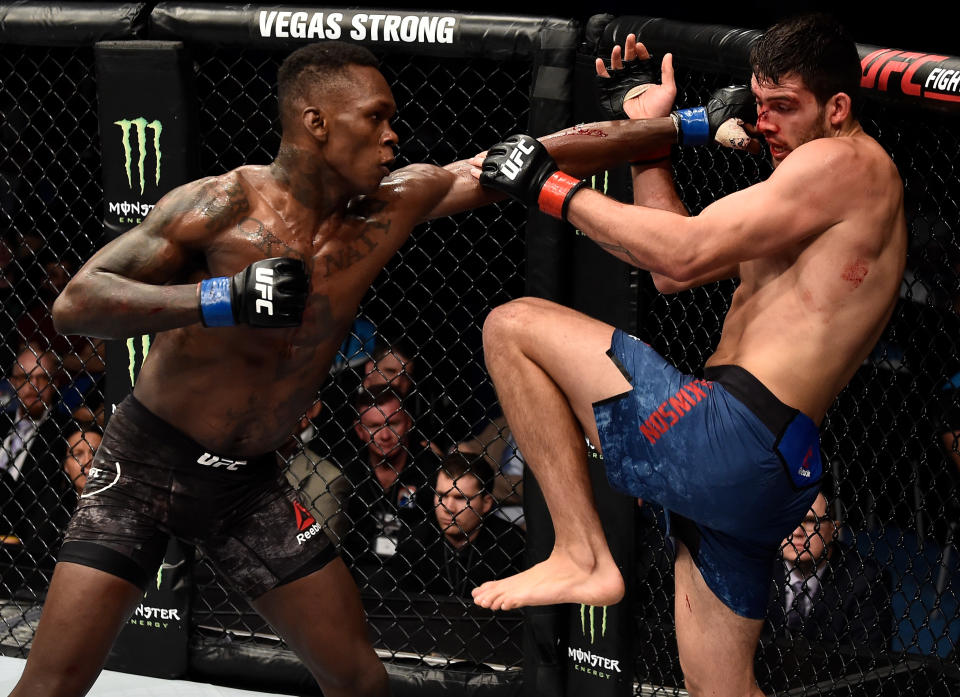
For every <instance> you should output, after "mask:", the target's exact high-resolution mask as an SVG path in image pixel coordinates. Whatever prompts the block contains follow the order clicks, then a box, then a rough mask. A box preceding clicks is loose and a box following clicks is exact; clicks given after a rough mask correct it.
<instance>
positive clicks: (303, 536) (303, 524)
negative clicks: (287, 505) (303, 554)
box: [293, 501, 320, 545]
mask: <svg viewBox="0 0 960 697" xmlns="http://www.w3.org/2000/svg"><path fill="white" fill-rule="evenodd" d="M293 513H294V515H295V516H296V517H297V530H299V531H300V532H299V533H298V534H297V544H300V545H302V544H303V543H304V542H306V541H307V540H309V539H310V538H311V537H313V536H314V535H316V534H317V533H318V532H320V523H318V522H317V519H316V518H314V517H313V516H312V515H310V511H308V510H307V509H306V508H304V507H303V504H301V503H300V502H299V501H294V502H293Z"/></svg>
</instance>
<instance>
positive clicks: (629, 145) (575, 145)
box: [422, 117, 677, 220]
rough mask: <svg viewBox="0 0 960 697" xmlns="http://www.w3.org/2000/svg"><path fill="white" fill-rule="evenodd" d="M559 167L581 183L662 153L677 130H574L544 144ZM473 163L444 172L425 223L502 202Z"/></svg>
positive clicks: (637, 125) (654, 125) (658, 126)
mask: <svg viewBox="0 0 960 697" xmlns="http://www.w3.org/2000/svg"><path fill="white" fill-rule="evenodd" d="M540 140H541V142H542V143H543V144H544V146H545V147H546V148H547V151H548V152H549V153H550V154H551V156H553V158H554V159H555V160H556V162H557V164H558V166H559V167H560V168H561V169H563V170H564V171H565V172H569V173H570V174H571V175H573V176H575V177H578V178H583V177H588V176H590V175H591V174H596V173H597V172H601V171H603V170H605V169H610V168H611V167H615V166H617V165H620V164H623V163H624V162H626V161H628V160H637V159H643V158H644V157H646V156H647V154H649V153H651V152H662V151H663V149H664V148H669V147H670V146H671V145H672V144H674V143H676V141H677V128H676V125H675V124H674V122H673V119H672V118H670V117H665V118H656V119H644V120H635V121H601V122H598V123H591V124H584V125H580V126H573V127H571V128H567V129H564V130H562V131H558V132H557V133H553V134H551V135H548V136H544V137H543V138H541V139H540ZM472 162H473V161H472V160H460V161H458V162H453V163H451V164H449V165H447V166H445V167H444V168H443V169H444V170H446V171H447V172H449V173H450V175H452V176H451V177H450V178H449V179H448V187H449V188H448V190H447V192H446V194H445V195H444V197H443V198H442V199H441V200H440V201H439V202H438V203H437V204H436V205H435V206H434V207H433V208H432V209H431V210H430V211H429V212H427V213H426V214H425V215H424V216H423V218H422V220H431V219H433V218H442V217H444V216H447V215H454V214H455V213H461V212H463V211H466V210H470V209H472V208H477V207H479V206H483V205H486V204H488V203H493V202H495V201H501V200H503V199H504V198H505V196H504V195H503V194H500V193H498V192H496V191H492V190H490V189H485V188H484V187H482V186H480V184H479V183H478V182H477V180H476V178H475V177H473V176H471V170H472V169H473V168H475V164H472Z"/></svg>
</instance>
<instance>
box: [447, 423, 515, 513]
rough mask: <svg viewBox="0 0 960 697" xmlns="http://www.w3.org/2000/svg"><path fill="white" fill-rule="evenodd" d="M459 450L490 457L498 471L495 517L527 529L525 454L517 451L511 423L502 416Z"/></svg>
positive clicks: (494, 489) (494, 485)
mask: <svg viewBox="0 0 960 697" xmlns="http://www.w3.org/2000/svg"><path fill="white" fill-rule="evenodd" d="M456 450H457V451H458V452H461V453H465V454H469V455H483V456H484V457H485V458H486V461H487V463H488V464H489V465H490V466H491V467H492V468H493V471H494V472H495V476H494V479H493V488H492V492H491V493H492V494H493V498H494V500H495V502H496V507H495V508H494V515H496V516H497V517H499V518H502V519H503V520H505V521H507V522H508V523H513V524H514V525H516V526H518V527H519V528H521V529H526V521H525V520H524V518H523V468H524V462H523V455H522V454H521V453H520V451H519V450H518V449H517V442H516V440H514V438H513V433H512V432H511V431H510V426H509V424H507V420H506V419H505V418H504V417H503V416H498V417H497V418H496V419H494V420H493V421H491V422H490V423H489V424H488V425H487V426H486V427H485V428H484V429H483V430H482V431H481V432H480V433H479V435H477V436H476V437H475V438H472V439H470V440H467V441H463V442H462V443H459V444H457V446H456Z"/></svg>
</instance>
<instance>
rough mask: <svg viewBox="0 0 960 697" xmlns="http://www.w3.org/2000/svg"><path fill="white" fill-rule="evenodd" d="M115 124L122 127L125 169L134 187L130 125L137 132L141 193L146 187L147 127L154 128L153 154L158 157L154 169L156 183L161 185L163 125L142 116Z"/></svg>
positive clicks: (130, 183)
mask: <svg viewBox="0 0 960 697" xmlns="http://www.w3.org/2000/svg"><path fill="white" fill-rule="evenodd" d="M113 123H114V125H116V126H119V127H120V131H121V133H122V134H123V159H124V163H123V166H124V170H125V171H126V173H127V185H128V186H129V187H130V188H131V189H132V188H133V176H132V170H131V165H132V163H133V149H132V147H131V145H130V127H131V126H133V127H134V128H135V130H136V134H137V148H138V155H137V173H138V174H139V175H140V193H141V194H142V193H143V189H144V178H143V164H144V162H145V161H146V159H147V129H148V128H149V129H152V130H153V154H154V158H155V159H156V162H157V164H156V168H155V171H154V175H153V178H154V183H155V184H157V185H158V186H159V184H160V159H161V151H160V133H162V132H163V125H162V124H161V123H160V122H159V121H157V120H154V121H149V122H148V121H147V120H146V119H145V118H143V117H142V116H140V117H138V118H135V119H120V120H119V121H114V122H113Z"/></svg>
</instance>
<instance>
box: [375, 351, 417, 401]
mask: <svg viewBox="0 0 960 697" xmlns="http://www.w3.org/2000/svg"><path fill="white" fill-rule="evenodd" d="M415 367H416V364H415V362H414V359H413V352H412V351H410V350H409V349H407V348H406V347H404V346H403V345H402V344H400V343H398V342H395V343H391V344H378V345H377V347H376V348H375V349H374V350H373V355H372V356H371V357H370V360H368V361H367V362H366V363H365V364H364V366H363V376H364V377H363V389H365V390H371V389H373V388H374V387H377V386H378V385H389V386H390V387H391V388H392V389H393V391H394V392H396V393H397V394H398V395H400V396H401V397H406V396H407V395H409V394H410V391H411V389H412V388H413V375H414V369H415Z"/></svg>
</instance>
